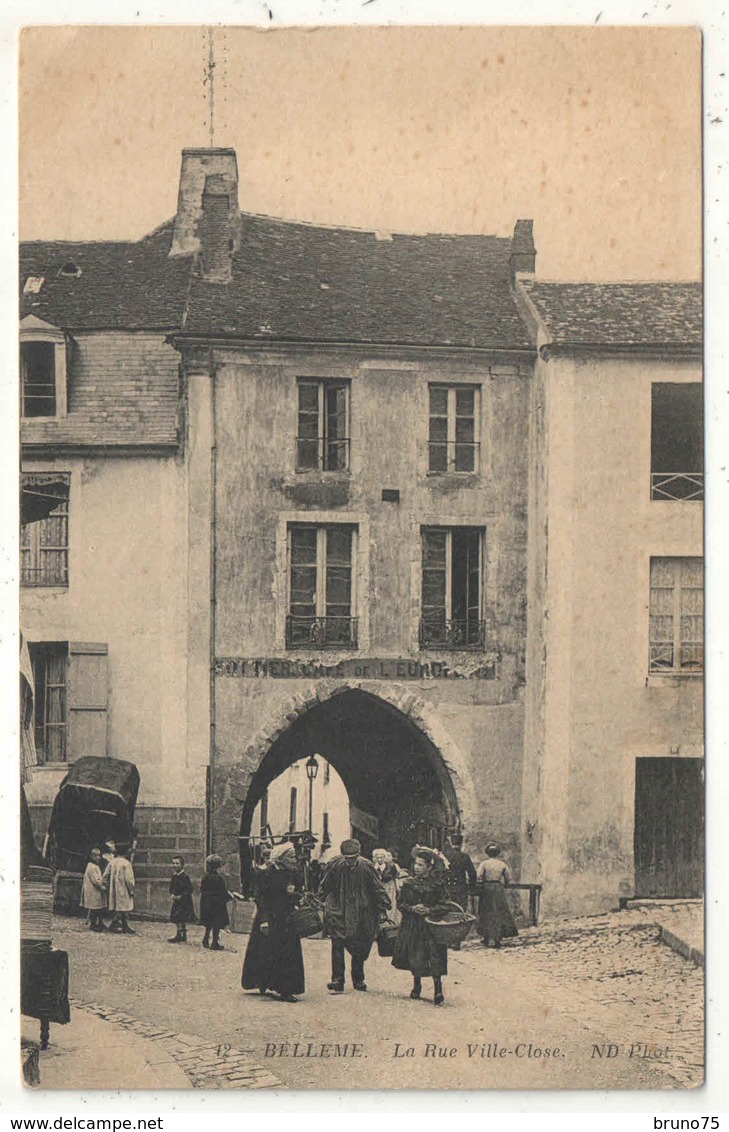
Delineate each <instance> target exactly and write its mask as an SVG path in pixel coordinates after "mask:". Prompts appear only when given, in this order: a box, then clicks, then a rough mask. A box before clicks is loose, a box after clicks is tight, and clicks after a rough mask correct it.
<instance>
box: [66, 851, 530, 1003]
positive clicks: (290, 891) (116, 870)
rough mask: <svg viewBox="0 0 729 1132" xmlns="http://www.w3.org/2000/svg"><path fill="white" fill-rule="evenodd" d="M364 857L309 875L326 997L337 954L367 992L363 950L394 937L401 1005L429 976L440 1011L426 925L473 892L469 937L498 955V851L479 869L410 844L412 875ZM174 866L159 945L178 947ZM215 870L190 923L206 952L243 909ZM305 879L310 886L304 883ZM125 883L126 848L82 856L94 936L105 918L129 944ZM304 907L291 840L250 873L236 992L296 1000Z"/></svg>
mask: <svg viewBox="0 0 729 1132" xmlns="http://www.w3.org/2000/svg"><path fill="white" fill-rule="evenodd" d="M372 858H373V859H372V861H369V860H367V858H366V857H364V856H363V855H362V847H361V845H360V842H359V841H357V840H356V839H355V838H348V839H347V840H345V841H343V842H342V844H341V846H340V852H339V854H338V855H336V856H334V857H332V858H331V859H329V860H327V861H326V862H325V863H322V864H320V868H319V870H318V878H317V880H318V883H317V893H316V895H317V900H318V902H319V906H320V907H321V909H322V913H323V934H324V935H325V936H326V937H328V938H329V939H330V941H331V981H330V982H329V983H328V984H327V988H328V990H329V991H330V992H331V993H332V994H342V993H343V992H344V989H345V982H346V956H347V955H349V957H350V964H349V965H350V977H351V982H352V986H353V988H354V990H356V991H360V992H363V991H366V990H367V983H366V979H365V962H366V961H367V959H368V958H369V955H370V952H371V951H372V947H373V944H374V943H375V940H376V939H377V938H378V937H379V936H380V934H381V933H382V932H383V930H384V929H385V928H390V929H394V928H397V934H396V939H395V944H394V954H393V955H392V965H393V967H395V968H396V969H397V970H401V971H409V972H410V974H411V975H412V978H413V985H412V989H411V991H410V997H411V998H413V999H419V998H420V997H421V996H422V992H423V979H424V978H430V979H432V980H433V1002H434V1003H435V1005H436V1006H439V1005H441V1004H442V1003H443V1001H444V993H443V976H444V975H445V974H447V971H448V952H447V948H446V947H445V946H444V945H443V944H440V943H438V942H436V940H435V938H434V936H433V935H432V934H431V932H430V930H429V928H428V924H427V922H426V921H427V920H428V919H429V918H430V919H436V920H437V919H438V918H439V917H440V916H443V915H445V914H447V913H448V912H449V911H452V910H453V905H454V904H455V905H458V906H459V907H460V908H461V909H463V910H467V909H468V903H469V893H470V892H473V891H474V889H476V890H477V892H478V896H479V900H478V904H479V907H478V930H479V932H480V934H481V937H482V939H483V941H484V943H485V944H486V945H487V946H488V945H489V943H493V945H494V946H495V947H499V946H500V944H501V940H502V939H503V938H504V937H508V936H514V935H516V934H517V928H516V924H515V922H514V918H513V915H512V913H511V909H510V907H509V902H508V898H507V893H506V886H507V885H508V884H510V882H511V875H510V872H509V868H508V865H507V864H506V862H505V861H504V860H503V859H502V858H501V856H500V852H499V848H498V846H497V845H494V844H492V845H489V846H488V847H487V849H486V859H485V860H484V861H483V862H482V863H481V864H480V865H479V867H478V869H476V868H475V866H474V864H473V862H472V860H471V858H470V856H469V855H468V854H467V853H465V852H464V851H463V838H462V837H461V835H460V834H454V835H453V836H452V837H451V845H450V848H449V851H448V853H447V855H446V854H443V853H441V852H440V850H438V849H433V848H430V847H429V846H424V845H416V846H415V848H414V849H413V851H412V873H410V872H407V871H406V870H405V869H403V868H401V867H400V865H399V864H398V863H397V861H396V860H395V857H394V855H393V853H392V852H391V851H389V850H386V849H375V850H374V852H373V854H372ZM104 861H106V864H105V867H103V871H102V865H103V863H104ZM172 868H173V873H172V876H171V878H170V886H169V891H170V896H171V899H172V907H171V911H170V920H171V921H172V923H174V924H175V927H176V934H175V935H174V936H173V937H172V938H171V939H169V940H168V942H169V943H173V944H176V943H186V942H187V928H188V925H189V924H191V923H193V922H194V921H195V909H194V903H193V885H192V880H191V879H190V877H189V876H188V874H187V873H186V872H185V861H184V859H183V858H182V857H181V856H179V855H176V856H174V857H173V858H172ZM222 869H223V860H222V858H221V857H220V856H218V854H216V853H213V854H211V855H210V856H208V857H206V859H205V874H204V876H203V878H202V880H201V882H200V923H201V926H202V927H203V929H204V934H203V937H202V941H201V942H202V946H203V947H205V948H208V949H209V950H210V951H222V950H224V948H223V945H222V944H221V943H220V932H221V931H222V930H223V929H224V928H226V927H228V925H229V923H230V920H229V915H228V905H229V904H230V902H231V901H234V900H243V899H244V897H243V896H242V894H241V893H239V892H231V891H230V890H229V888H228V883H227V880H226V878H225V875H224V873H223V871H222ZM308 879H309V883H310V884H311V873H310V875H309V878H308ZM134 883H135V882H134V872H133V869H132V865H131V862H130V861H129V859H128V858H127V856H126V847H124V846H117V845H115V844H114V842H107V843H106V844H105V846H104V849H103V853H102V850H101V849H99V848H93V849H92V850H91V851H90V854H89V862H88V865H87V866H86V872H85V874H84V879H83V887H82V905H83V907H84V908H86V909H87V911H88V919H89V927H90V929H91V930H92V931H104V930H106V929H107V925H106V924H105V922H104V917H105V916H106V915H108V914H111V916H112V920H111V923H110V924H109V926H108V930H111V931H119V932H122V933H125V934H134V929H133V928H132V927H130V925H129V922H128V918H127V917H128V914H129V912H131V911H132V909H133V907H134ZM304 897H305V890H304V881H303V874H302V870H301V866H300V862H299V859H298V856H297V853H296V849H295V846H294V845H293V844H291V843H290V842H284V843H282V844H280V845H276V846H275V847H274V848H273V849H271V851H270V854H269V856H268V859H267V861H266V862H265V863H264V864H263V865H261V866H260V867H258V868H257V869H256V885H255V903H256V914H255V918H254V921H253V926H252V929H251V934H250V937H249V941H248V946H247V949H246V954H245V959H244V963H243V972H242V977H241V983H242V986H243V988H244V990H255V991H258V993H259V994H261V995H267V994H273V995H276V996H278V997H279V998H280V999H282V1000H283V1001H285V1002H297V1001H298V998H297V996H298V995H300V994H303V993H304V990H305V974H304V958H303V952H302V947H301V938H300V935H299V932H298V930H297V927H296V924H295V913H296V912H297V910H298V909H299V907H300V906H301V904H302V900H303V899H304ZM456 946H458V945H456Z"/></svg>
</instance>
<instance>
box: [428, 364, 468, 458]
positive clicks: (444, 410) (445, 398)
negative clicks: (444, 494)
mask: <svg viewBox="0 0 729 1132" xmlns="http://www.w3.org/2000/svg"><path fill="white" fill-rule="evenodd" d="M428 392H429V399H430V426H429V437H428V470H429V471H430V472H440V473H446V472H476V471H478V451H479V445H478V441H477V440H476V436H477V432H478V429H477V425H478V416H479V393H480V390H479V389H478V387H477V386H475V385H431V386H429V390H428Z"/></svg>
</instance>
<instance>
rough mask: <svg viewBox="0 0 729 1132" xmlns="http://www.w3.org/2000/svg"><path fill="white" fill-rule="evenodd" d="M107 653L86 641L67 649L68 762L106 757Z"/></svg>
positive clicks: (73, 643) (71, 644)
mask: <svg viewBox="0 0 729 1132" xmlns="http://www.w3.org/2000/svg"><path fill="white" fill-rule="evenodd" d="M108 651H109V650H108V646H107V645H104V644H93V643H88V642H86V641H72V642H71V643H70V644H69V646H68V654H69V656H68V701H67V702H68V733H67V734H68V742H67V748H66V757H67V760H68V762H75V760H76V759H79V758H81V757H82V756H83V755H96V756H98V757H100V758H105V757H106V755H107V753H108V751H107V702H108V665H107V661H108V655H107V654H108Z"/></svg>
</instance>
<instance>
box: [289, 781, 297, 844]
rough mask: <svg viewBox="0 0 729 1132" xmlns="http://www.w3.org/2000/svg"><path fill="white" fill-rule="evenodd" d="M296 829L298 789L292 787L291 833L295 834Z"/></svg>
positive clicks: (290, 807)
mask: <svg viewBox="0 0 729 1132" xmlns="http://www.w3.org/2000/svg"><path fill="white" fill-rule="evenodd" d="M295 829H296V787H295V786H292V787H291V794H290V796H289V833H293V832H294V831H295Z"/></svg>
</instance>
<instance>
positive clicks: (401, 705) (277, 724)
mask: <svg viewBox="0 0 729 1132" xmlns="http://www.w3.org/2000/svg"><path fill="white" fill-rule="evenodd" d="M352 691H356V692H360V693H363V694H364V695H366V696H368V697H371V698H372V699H373V700H375V701H380V702H381V703H382V704H384V705H387V706H388V707H389V708H391V709H395V711H396V712H397V713H399V715H400V716H402V717H403V718H404V719H405V720H406V721H407V722H409V723H410V724H411V725H412V726H413V727H414V728H415V729H416V730H417V731H418V732H420V734H421V735H422V736H423V737H424V739H425V740H426V741H427V748H428V752H429V755H430V760H431V763H432V764H433V768H434V770H435V772H436V774H437V775H438V776H439V778H440V779H441V781H443V782H447V784H448V787H449V792H452V794H453V796H454V798H455V801H456V806H457V811H458V815H459V820H460V823H461V825H462V826H463V827H464V828H465V829H466V830H468V829H473V828H474V827H475V825H476V821H477V814H478V801H477V794H476V788H475V784H474V781H473V777H472V774H471V770H470V767H469V765H468V762H467V760H466V758H465V756H464V755H463V752H462V751H461V749H460V748H459V746H458V745H457V743H455V742H454V740H453V739H452V738H451V736H450V735H449V734H448V731H447V728H446V727H445V726H444V724H443V723H442V721H441V720H440V719H439V717H438V713H437V709H436V708H435V707H434V706H433V705H432V704H431V703H429V702H428V701H427V700H426V699H425V698H424V697H422V696H420V695H418V693H417V692H414V691H413V690H412V689H410V688H407V687H404V686H403V685H397V684H383V683H380V682H379V681H378V682H374V681H370V680H356V679H354V680H347V681H344V682H342V681H333V680H332V681H328V680H322V681H318V682H317V683H316V684H313V683H312V684H307V685H305V686H304V687H302V688H301V690H300V691H298V692H297V693H296V694H294V695H292V696H291V697H289V698H288V699H287V700H286V701H285V702H284V703H283V704H282V705H281V704H279V705H278V706H277V708H276V709H275V711H271V713H270V717H269V719H268V720H267V722H266V724H265V725H264V726H263V727H262V728H261V729H260V730H259V732H258V733H257V734H256V736H255V737H254V738H253V739H252V740H251V742H250V743H248V744H247V746H246V747H245V749H244V750H243V751H242V752H241V764H240V767H239V773H238V774H234V775H233V776H232V777H231V778H230V779H229V788H230V787H233V788H234V789H235V792H236V794H237V795H238V797H240V791H241V788H242V787H244V788H245V791H246V794H247V793H248V789H249V787H250V784H251V782H252V780H253V778H254V776H255V775H256V773H257V772H258V770H259V768H260V767H261V765H262V763H263V762H264V760H265V759H266V757H267V755H268V754H269V752H270V751H271V749H272V748H273V747H274V745H275V744H276V743H277V742H278V740H280V739H282V737H283V736H284V735H285V734H286V732H288V731H289V730H290V729H291V728H292V727H293V726H294V725H295V724H296V722H297V720H300V719H301V717H303V716H305V715H306V714H307V713H308V712H310V711H311V710H312V709H314V708H316V707H318V706H320V705H325V704H327V703H328V702H331V701H333V700H335V699H336V697H338V696H340V695H343V694H344V693H347V692H352ZM243 778H244V779H245V783H244V782H243V780H242V779H243ZM236 779H237V784H236V785H235V786H234V783H235V780H236Z"/></svg>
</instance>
